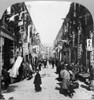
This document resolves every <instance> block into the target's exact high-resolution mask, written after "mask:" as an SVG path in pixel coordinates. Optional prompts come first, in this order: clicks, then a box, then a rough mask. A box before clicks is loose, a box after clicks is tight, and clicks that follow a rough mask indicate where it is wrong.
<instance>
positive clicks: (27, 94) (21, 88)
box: [3, 64, 94, 100]
mask: <svg viewBox="0 0 94 100" xmlns="http://www.w3.org/2000/svg"><path fill="white" fill-rule="evenodd" d="M55 71H56V69H55V68H54V69H52V66H51V65H49V64H48V67H47V68H45V69H44V68H42V70H41V72H40V74H41V77H42V85H41V87H42V91H41V92H37V93H36V92H35V91H34V84H33V81H34V77H33V78H32V79H31V80H27V79H25V80H24V81H21V82H19V83H14V84H11V85H10V86H9V88H8V90H7V91H6V92H4V93H3V95H4V97H5V99H6V100H8V99H9V98H13V99H14V100H34V99H39V100H45V99H47V100H52V99H71V98H69V97H65V96H64V95H63V94H60V93H59V89H60V86H59V81H57V80H56V78H57V77H58V76H57V74H56V73H55ZM79 84H80V87H79V89H75V92H76V93H74V96H73V98H72V99H92V98H93V97H92V96H94V93H93V92H92V91H88V90H86V88H84V87H85V84H83V83H82V82H79ZM82 86H84V87H82ZM93 99H94V98H93Z"/></svg>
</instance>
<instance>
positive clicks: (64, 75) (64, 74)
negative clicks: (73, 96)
mask: <svg viewBox="0 0 94 100" xmlns="http://www.w3.org/2000/svg"><path fill="white" fill-rule="evenodd" d="M60 75H61V78H62V85H61V89H62V90H63V93H64V95H65V96H67V95H68V87H69V81H70V73H69V72H68V71H67V67H66V65H65V66H64V69H62V70H61V72H60Z"/></svg>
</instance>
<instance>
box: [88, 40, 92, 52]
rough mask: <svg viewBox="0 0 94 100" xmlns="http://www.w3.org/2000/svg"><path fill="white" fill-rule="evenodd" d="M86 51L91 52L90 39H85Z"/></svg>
mask: <svg viewBox="0 0 94 100" xmlns="http://www.w3.org/2000/svg"><path fill="white" fill-rule="evenodd" d="M87 51H92V39H87Z"/></svg>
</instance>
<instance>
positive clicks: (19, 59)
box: [8, 56, 23, 78]
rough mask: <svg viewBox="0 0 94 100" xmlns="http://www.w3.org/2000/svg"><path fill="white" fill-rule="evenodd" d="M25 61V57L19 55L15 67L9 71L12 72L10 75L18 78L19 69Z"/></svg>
mask: <svg viewBox="0 0 94 100" xmlns="http://www.w3.org/2000/svg"><path fill="white" fill-rule="evenodd" d="M22 61H23V58H22V57H21V56H18V58H17V60H16V61H15V63H14V65H13V67H12V68H11V69H10V70H9V71H8V72H9V73H10V77H13V78H16V77H17V75H18V74H19V73H18V70H19V67H20V65H21V63H22Z"/></svg>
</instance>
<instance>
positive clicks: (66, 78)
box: [1, 57, 94, 97]
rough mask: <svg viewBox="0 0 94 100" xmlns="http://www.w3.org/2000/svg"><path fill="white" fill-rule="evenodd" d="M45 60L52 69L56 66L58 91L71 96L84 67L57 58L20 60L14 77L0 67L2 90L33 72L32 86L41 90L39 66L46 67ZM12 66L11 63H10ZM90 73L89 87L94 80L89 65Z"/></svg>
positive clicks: (93, 69)
mask: <svg viewBox="0 0 94 100" xmlns="http://www.w3.org/2000/svg"><path fill="white" fill-rule="evenodd" d="M47 62H49V64H51V65H52V69H54V67H56V74H58V81H60V82H61V86H60V93H61V94H63V95H65V96H69V97H72V96H73V94H74V93H75V91H74V89H77V88H79V82H78V79H79V73H82V72H87V70H86V68H85V67H83V66H82V65H80V64H79V63H77V64H75V63H71V64H68V63H65V62H62V61H59V60H58V59H54V58H53V59H50V60H47V59H40V60H39V59H38V58H37V57H35V61H34V62H32V60H31V59H29V60H27V61H24V60H23V61H22V63H21V65H20V67H19V70H18V74H17V77H16V78H12V77H10V75H9V72H8V70H6V69H4V68H3V69H2V77H1V79H2V90H6V89H7V88H8V86H9V84H12V83H14V82H20V81H22V80H24V79H26V78H27V80H30V79H32V77H33V74H35V79H34V86H35V91H36V92H39V91H41V90H42V88H41V84H42V80H41V75H40V74H39V71H40V70H41V67H43V68H47ZM11 66H13V64H12V65H11ZM88 70H89V73H90V77H89V79H88V82H87V84H88V88H89V89H90V87H91V85H92V87H94V85H93V82H94V81H92V80H94V68H93V67H92V66H90V68H89V69H88Z"/></svg>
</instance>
